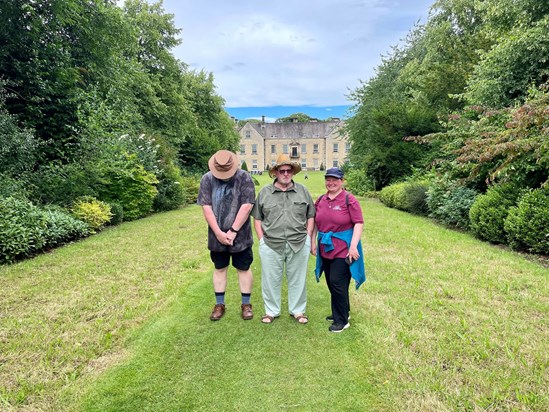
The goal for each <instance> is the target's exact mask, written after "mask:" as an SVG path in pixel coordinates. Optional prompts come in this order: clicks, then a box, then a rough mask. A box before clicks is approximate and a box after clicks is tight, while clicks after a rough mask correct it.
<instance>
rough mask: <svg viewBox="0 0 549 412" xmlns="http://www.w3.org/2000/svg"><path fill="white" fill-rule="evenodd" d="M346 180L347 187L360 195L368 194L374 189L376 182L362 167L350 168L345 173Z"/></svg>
mask: <svg viewBox="0 0 549 412" xmlns="http://www.w3.org/2000/svg"><path fill="white" fill-rule="evenodd" d="M345 181H346V183H345V186H346V188H347V189H349V191H350V192H352V193H354V194H355V195H358V196H366V195H367V194H368V193H369V192H371V191H373V190H374V183H373V182H372V180H371V179H370V178H369V177H368V176H366V172H365V171H364V170H362V169H353V170H349V171H348V172H347V173H346V174H345Z"/></svg>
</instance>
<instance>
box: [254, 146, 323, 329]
mask: <svg viewBox="0 0 549 412" xmlns="http://www.w3.org/2000/svg"><path fill="white" fill-rule="evenodd" d="M300 171H301V166H300V165H299V164H298V163H295V162H291V161H290V159H289V158H288V156H287V155H285V154H282V155H280V156H278V159H277V161H276V164H275V165H273V167H272V168H271V169H270V170H269V176H271V177H272V178H274V181H273V183H272V184H270V185H267V186H265V187H264V188H263V189H261V191H260V192H259V194H258V195H257V199H256V203H255V205H254V208H253V210H252V216H253V218H254V228H255V231H256V233H257V237H258V239H259V256H260V258H261V291H262V295H263V302H264V304H265V315H263V317H262V318H261V321H262V322H263V323H272V322H273V321H274V319H275V318H277V317H278V316H280V312H281V297H280V294H281V287H282V277H283V276H284V268H285V269H286V278H287V280H288V310H289V313H290V316H293V317H294V318H295V319H296V321H297V322H299V323H301V324H305V323H307V322H308V319H307V316H306V315H305V309H306V306H307V290H306V286H305V285H306V283H305V281H306V278H307V263H308V261H309V253H310V251H311V234H312V232H313V227H314V216H315V208H314V202H313V199H312V197H311V194H310V193H309V191H308V190H307V188H305V186H303V185H302V184H300V183H296V182H294V181H293V177H294V175H296V174H297V173H299V172H300Z"/></svg>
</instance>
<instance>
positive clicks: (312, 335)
mask: <svg viewBox="0 0 549 412" xmlns="http://www.w3.org/2000/svg"><path fill="white" fill-rule="evenodd" d="M309 177H310V180H311V182H307V184H310V185H311V191H312V192H313V194H314V195H315V196H316V195H318V194H319V193H320V192H321V190H322V185H321V182H322V181H321V179H319V178H318V176H316V175H315V174H311V173H309ZM261 178H262V179H263V180H262V183H264V182H265V181H266V176H262V177H261ZM319 182H320V183H319ZM362 205H363V210H364V212H365V220H366V222H365V230H364V235H363V243H364V245H365V255H366V265H367V270H368V281H367V282H366V284H365V285H364V286H363V287H362V288H361V289H360V290H359V291H358V292H354V291H353V292H352V294H351V299H352V300H351V306H352V319H351V324H352V326H351V328H350V329H348V330H346V331H345V332H344V333H341V334H330V333H328V332H327V327H328V324H327V323H326V322H325V321H324V317H325V316H326V314H328V311H329V295H328V291H327V288H326V286H325V284H324V280H323V279H322V281H321V283H320V284H317V283H316V282H315V280H314V276H313V275H312V267H313V263H314V262H313V260H311V261H310V270H309V273H310V277H309V283H308V314H309V318H310V322H309V324H308V325H298V324H297V323H296V322H295V321H293V320H292V319H290V317H289V316H282V317H281V318H280V319H277V320H276V321H275V322H274V323H273V324H272V325H263V324H261V323H260V321H259V315H261V313H262V305H261V296H260V270H259V260H258V259H257V253H256V261H255V262H254V264H253V266H252V269H253V270H254V274H255V279H256V281H255V284H254V290H253V295H252V303H253V304H254V309H255V314H256V318H254V319H253V320H251V321H246V322H244V321H242V320H241V319H240V318H239V299H240V298H239V293H238V287H237V284H236V276H235V273H234V271H233V270H231V271H230V283H229V287H228V295H227V308H228V312H227V314H226V316H225V317H224V318H223V319H222V320H221V321H219V322H211V321H209V320H208V316H209V313H210V311H211V308H212V306H213V303H214V301H213V291H212V287H211V263H210V261H209V256H208V251H207V250H206V247H205V245H206V226H205V223H204V221H203V218H202V215H201V211H200V208H198V207H196V206H191V207H187V208H185V209H182V210H179V211H174V212H169V213H164V214H159V215H155V216H152V217H150V218H147V219H143V220H140V221H136V222H131V223H126V224H124V225H121V226H119V227H115V228H111V229H109V230H106V231H104V232H102V233H100V234H98V235H96V236H94V237H92V238H89V239H86V240H84V241H82V242H78V243H76V244H72V245H68V246H66V247H63V248H60V249H57V250H55V251H53V252H52V253H50V254H47V255H42V256H38V257H37V258H35V259H32V260H28V261H25V262H21V263H19V264H16V265H11V266H4V267H0V290H1V291H2V293H1V296H0V410H6V411H11V410H47V411H49V410H51V411H54V410H55V411H59V410H67V411H69V410H74V411H183V410H189V411H191V410H192V411H210V410H241V411H248V410H266V411H280V410H282V411H309V410H318V411H332V410H341V411H357V410H369V411H402V410H421V411H445V410H447V411H455V410H491V411H495V410H502V411H503V410H517V411H544V410H548V409H549V390H548V389H547V388H548V387H549V370H548V367H549V350H548V345H547V342H549V318H548V315H547V314H548V313H549V282H548V276H549V270H548V269H547V268H543V267H542V266H540V265H538V264H536V263H533V262H529V261H527V260H525V259H524V258H523V257H522V256H520V255H518V254H516V253H513V252H509V251H506V250H503V249H501V248H496V247H493V246H490V245H488V244H486V243H483V242H480V241H478V240H476V239H474V238H472V237H471V236H470V235H468V234H463V233H459V232H455V231H451V230H448V229H445V228H442V227H440V226H438V225H436V224H434V223H432V222H431V221H429V220H426V219H422V218H419V217H416V216H411V215H408V214H406V213H403V212H399V211H396V210H391V209H388V208H385V207H384V206H382V205H381V204H379V203H378V202H377V201H375V200H363V201H362ZM256 246H257V245H256ZM256 252H257V251H256ZM285 304H286V303H285V301H284V303H283V307H286V306H284V305H285Z"/></svg>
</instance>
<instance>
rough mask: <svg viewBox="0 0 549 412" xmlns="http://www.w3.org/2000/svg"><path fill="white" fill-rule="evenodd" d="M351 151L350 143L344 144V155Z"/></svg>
mask: <svg viewBox="0 0 549 412" xmlns="http://www.w3.org/2000/svg"><path fill="white" fill-rule="evenodd" d="M350 151H351V143H345V153H349V152H350Z"/></svg>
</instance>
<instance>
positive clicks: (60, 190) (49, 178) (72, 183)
mask: <svg viewBox="0 0 549 412" xmlns="http://www.w3.org/2000/svg"><path fill="white" fill-rule="evenodd" d="M29 179H30V181H31V183H32V187H33V190H32V193H31V194H30V199H32V200H33V201H36V202H37V203H40V204H57V205H66V206H69V205H70V204H71V203H72V202H73V200H74V199H76V198H78V197H81V196H97V194H96V193H95V192H94V191H93V189H92V187H93V185H94V184H95V182H97V181H98V180H99V179H100V178H99V176H98V175H97V166H95V165H93V164H90V163H88V164H86V163H69V164H62V165H60V164H55V163H50V164H48V165H43V166H41V167H40V168H39V169H38V171H37V172H36V173H33V174H32V175H31V176H30V178H29Z"/></svg>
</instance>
